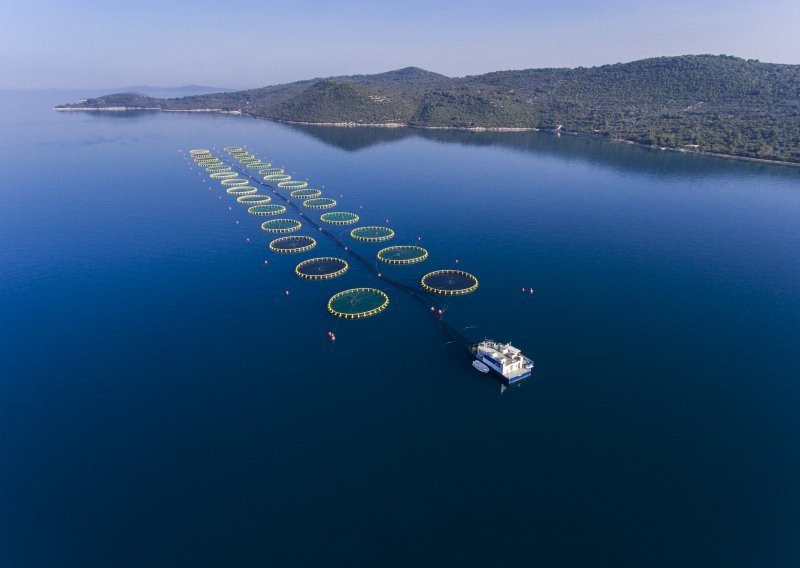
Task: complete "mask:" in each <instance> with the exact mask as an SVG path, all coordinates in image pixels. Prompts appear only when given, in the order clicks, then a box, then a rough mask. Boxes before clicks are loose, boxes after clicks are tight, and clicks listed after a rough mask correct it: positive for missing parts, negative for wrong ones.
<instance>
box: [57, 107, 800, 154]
mask: <svg viewBox="0 0 800 568" xmlns="http://www.w3.org/2000/svg"><path fill="white" fill-rule="evenodd" d="M53 110H54V111H57V112H62V111H107V112H125V111H132V110H151V111H160V112H206V113H210V112H214V113H219V114H232V115H240V116H250V117H252V118H258V119H262V120H271V121H273V122H282V123H285V124H301V125H306V126H333V127H339V128H359V127H373V128H419V129H420V130H423V129H428V130H462V131H467V132H541V131H545V132H555V133H558V134H565V135H569V136H580V137H588V138H594V139H595V140H605V141H607V142H620V143H623V144H633V145H635V146H639V147H642V148H650V149H653V150H662V151H668V152H680V153H681V154H697V155H700V156H709V157H712V158H727V159H730V160H742V161H746V162H755V163H760V164H771V165H776V166H789V167H794V168H798V167H800V162H787V161H784V160H770V159H767V158H753V157H750V156H737V155H735V154H723V153H719V152H707V151H704V150H694V149H689V148H671V147H668V146H656V145H653V144H642V143H641V142H636V141H635V140H627V139H624V138H610V137H607V136H600V135H598V134H593V133H591V132H573V131H567V130H563V129H562V130H556V129H552V130H551V129H541V128H532V127H509V126H495V127H492V126H421V125H416V124H407V123H403V122H375V123H366V122H309V121H299V120H282V119H277V118H269V117H264V116H256V115H254V114H250V113H247V112H242V111H241V110H223V109H219V108H202V109H162V108H158V107H58V106H56V107H53Z"/></svg>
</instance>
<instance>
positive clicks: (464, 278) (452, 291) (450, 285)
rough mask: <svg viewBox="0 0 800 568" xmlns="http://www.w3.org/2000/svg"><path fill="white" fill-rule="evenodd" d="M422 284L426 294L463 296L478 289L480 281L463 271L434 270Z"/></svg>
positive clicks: (425, 277)
mask: <svg viewBox="0 0 800 568" xmlns="http://www.w3.org/2000/svg"><path fill="white" fill-rule="evenodd" d="M459 280H460V281H461V282H460V283H458V281H459ZM421 283H422V288H423V289H424V290H425V291H426V292H430V293H431V294H439V295H442V296H463V295H464V294H470V293H471V292H474V291H475V290H477V289H478V279H477V278H475V276H473V275H472V274H470V273H469V272H464V271H463V270H434V271H433V272H429V273H428V274H426V275H425V276H423V277H422V281H421Z"/></svg>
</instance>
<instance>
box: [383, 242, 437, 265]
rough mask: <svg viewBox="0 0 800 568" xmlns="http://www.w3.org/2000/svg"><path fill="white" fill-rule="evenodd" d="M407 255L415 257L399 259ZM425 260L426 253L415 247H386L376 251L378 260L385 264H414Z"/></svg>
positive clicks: (422, 249)
mask: <svg viewBox="0 0 800 568" xmlns="http://www.w3.org/2000/svg"><path fill="white" fill-rule="evenodd" d="M407 253H411V254H416V256H407V258H400V257H401V256H406V255H407ZM392 255H396V257H395V258H393V257H392ZM426 258H428V251H427V250H425V249H424V248H422V247H418V246H416V245H399V246H394V247H386V248H385V249H381V250H379V251H378V260H380V261H381V262H385V263H386V264H416V263H418V262H422V261H423V260H425V259H426Z"/></svg>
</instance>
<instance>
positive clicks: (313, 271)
mask: <svg viewBox="0 0 800 568" xmlns="http://www.w3.org/2000/svg"><path fill="white" fill-rule="evenodd" d="M331 265H333V266H331ZM348 268H350V265H349V264H347V261H346V260H342V259H341V258H335V257H332V256H323V257H320V258H310V259H308V260H304V261H303V262H301V263H300V264H298V265H297V266H296V267H295V269H294V273H295V274H297V275H298V276H299V277H300V278H305V279H306V280H331V279H332V278H337V277H339V276H341V275H342V274H344V273H345V272H347V269H348Z"/></svg>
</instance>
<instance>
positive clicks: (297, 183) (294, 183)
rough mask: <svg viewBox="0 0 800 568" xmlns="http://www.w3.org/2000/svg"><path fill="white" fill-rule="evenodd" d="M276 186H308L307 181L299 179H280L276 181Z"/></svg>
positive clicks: (292, 187)
mask: <svg viewBox="0 0 800 568" xmlns="http://www.w3.org/2000/svg"><path fill="white" fill-rule="evenodd" d="M278 187H279V188H281V189H305V188H306V187H308V182H305V181H300V180H294V181H282V182H279V183H278Z"/></svg>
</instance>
